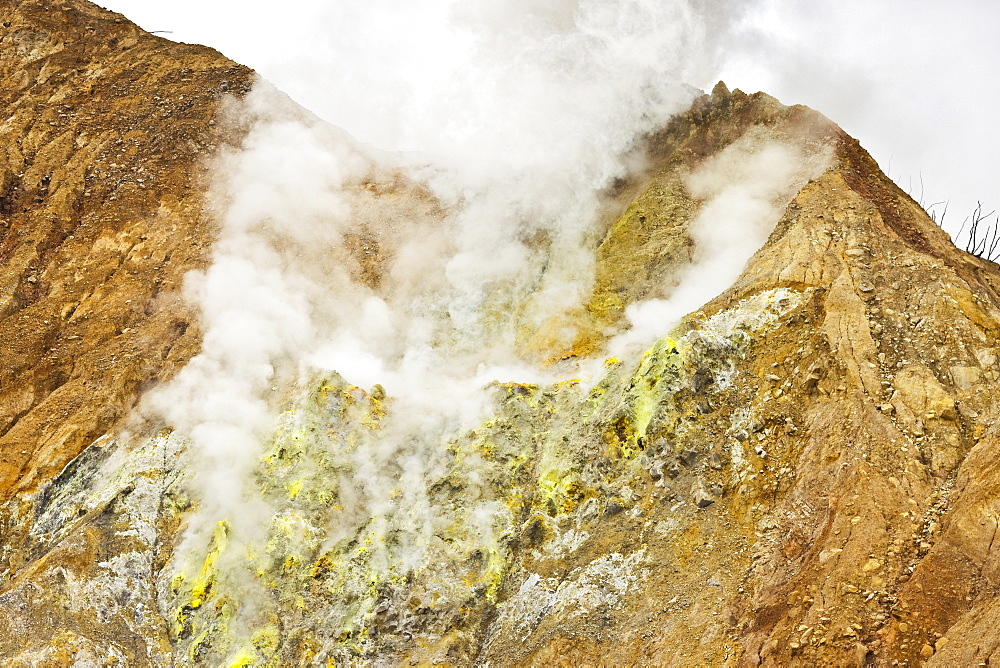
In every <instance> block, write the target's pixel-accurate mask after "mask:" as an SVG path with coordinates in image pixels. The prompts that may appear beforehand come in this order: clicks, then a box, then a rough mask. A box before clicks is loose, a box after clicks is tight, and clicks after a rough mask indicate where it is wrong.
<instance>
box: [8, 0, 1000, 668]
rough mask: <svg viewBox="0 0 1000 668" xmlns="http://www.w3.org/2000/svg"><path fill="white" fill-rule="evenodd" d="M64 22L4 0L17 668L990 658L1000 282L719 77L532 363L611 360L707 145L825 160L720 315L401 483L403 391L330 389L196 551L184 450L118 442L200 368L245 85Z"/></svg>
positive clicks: (328, 380)
mask: <svg viewBox="0 0 1000 668" xmlns="http://www.w3.org/2000/svg"><path fill="white" fill-rule="evenodd" d="M61 7H62V8H61V9H59V10H53V9H52V8H49V7H45V6H43V5H41V4H35V3H30V2H24V3H6V4H5V5H4V12H3V16H4V19H3V29H2V31H0V54H2V56H3V57H2V58H0V80H2V81H3V82H4V85H3V86H2V88H0V90H2V91H3V92H2V93H0V95H2V98H0V100H2V104H3V106H4V109H5V111H6V113H5V116H6V118H7V120H6V122H5V123H4V124H3V125H0V136H2V138H3V141H2V143H0V146H3V147H4V150H5V151H6V153H5V156H6V157H5V160H4V161H3V162H2V163H0V177H2V181H0V193H2V196H0V233H2V234H3V236H2V239H0V261H2V264H0V346H2V348H0V350H2V362H3V364H2V368H0V374H3V375H2V376H0V421H2V422H0V434H2V435H0V457H2V468H0V476H2V477H0V503H2V504H3V505H2V506H0V522H2V524H0V529H2V541H0V545H2V548H0V549H2V552H0V572H2V578H3V579H2V581H0V655H2V656H3V657H4V658H5V661H6V663H9V664H11V665H31V664H32V663H34V662H46V663H49V664H54V665H64V664H72V663H74V662H76V663H87V662H90V663H93V664H106V665H119V664H120V665H165V664H167V663H171V664H182V665H184V664H187V665H198V664H218V663H221V662H223V661H227V662H229V663H231V664H234V665H289V664H292V665H294V664H314V663H318V662H327V663H348V664H350V663H357V664H370V663H381V664H394V663H404V662H417V663H421V662H433V661H444V662H449V663H456V664H472V663H477V664H478V663H489V664H498V665H512V664H532V665H558V664H564V665H581V664H590V663H593V664H637V663H642V664H657V665H678V666H687V665H896V664H899V665H920V664H922V663H924V662H927V663H928V664H931V665H935V664H937V665H977V664H984V665H985V664H988V663H989V662H990V661H991V660H992V656H993V652H994V650H995V648H996V647H997V645H998V643H1000V635H998V634H997V632H996V630H995V629H996V627H997V624H996V617H997V615H998V614H1000V610H998V609H997V606H996V603H995V601H996V579H997V577H998V576H997V558H998V557H997V555H998V552H997V551H996V550H995V549H994V538H995V534H996V531H997V528H998V526H1000V520H998V519H997V518H998V514H997V512H998V511H997V508H998V504H1000V470H997V466H996V463H995V460H996V456H995V451H996V447H997V445H998V438H1000V437H998V433H997V430H996V427H995V424H996V422H997V413H998V410H1000V407H998V404H997V389H998V383H1000V368H998V366H997V364H998V359H1000V344H998V328H1000V296H998V293H997V282H998V279H1000V273H998V271H997V267H996V265H994V264H992V263H988V262H985V261H982V260H979V259H977V258H975V257H972V256H970V255H968V254H966V253H964V252H962V251H959V250H958V249H956V248H955V247H954V246H953V245H952V243H951V242H950V240H949V239H948V238H947V236H946V235H945V234H944V233H943V232H942V231H941V230H940V229H938V228H937V227H936V226H935V225H934V224H933V223H932V222H931V221H930V220H929V219H928V218H927V216H926V215H925V213H924V212H923V211H922V210H921V209H920V208H919V206H917V205H916V204H915V203H914V202H913V201H912V200H911V199H910V198H909V197H908V196H906V195H905V194H904V193H903V192H901V191H900V190H899V189H898V188H897V187H896V186H895V185H894V184H892V182H891V181H889V180H888V179H887V178H886V177H885V176H884V175H883V174H882V173H881V172H880V171H879V170H878V168H877V166H876V165H875V163H874V162H873V161H872V160H871V159H870V158H869V157H868V155H867V154H866V153H865V152H864V151H863V150H862V149H861V148H860V147H859V146H858V144H857V142H856V141H854V140H853V139H851V138H850V137H848V136H846V135H845V134H844V133H843V132H842V131H841V130H839V129H838V128H837V127H836V126H834V125H833V124H831V123H829V122H828V121H827V120H826V119H824V118H822V117H821V116H819V115H818V114H816V113H815V112H812V111H810V110H808V109H805V108H801V107H791V108H788V107H784V106H782V105H780V104H778V103H777V102H776V101H774V100H773V99H771V98H769V97H767V96H765V95H761V94H757V95H753V96H747V95H744V94H742V93H740V92H739V91H736V92H733V93H730V92H729V91H727V90H726V89H725V88H724V87H722V86H720V87H717V88H716V90H715V91H713V93H712V95H711V96H704V97H703V98H701V99H700V100H698V101H697V102H696V104H695V105H694V107H693V108H692V109H691V110H690V111H689V112H688V113H687V114H685V115H682V116H680V117H678V118H677V119H675V120H674V121H673V122H672V123H671V124H670V126H669V127H668V128H666V129H665V130H664V131H663V132H661V133H660V134H658V135H657V136H655V137H652V138H651V140H650V157H651V165H652V167H651V169H650V172H649V173H646V174H642V175H634V176H633V177H630V179H627V180H625V181H624V182H623V183H621V184H619V188H618V190H617V192H616V193H615V194H614V197H616V198H617V201H618V202H619V204H620V207H619V210H620V211H621V212H622V213H621V215H620V216H619V217H618V218H617V219H616V220H611V221H608V232H607V234H606V235H605V237H604V241H603V242H602V244H601V245H600V246H599V247H598V248H596V249H595V253H596V258H597V274H596V282H595V287H594V291H593V295H592V296H591V298H590V299H589V301H588V302H587V303H586V304H583V305H581V307H580V309H579V311H578V312H577V313H575V314H571V315H570V317H572V318H575V319H576V322H575V331H576V332H577V338H576V340H575V342H572V345H571V346H570V347H569V349H568V350H567V349H566V348H565V347H562V348H561V347H560V346H561V345H562V343H561V342H558V341H553V340H551V339H549V338H547V337H546V335H545V333H544V331H539V332H526V333H524V335H523V338H524V342H525V345H526V346H527V348H528V349H529V352H528V353H527V354H526V356H527V357H536V358H539V359H549V360H550V361H551V360H552V359H563V358H568V357H572V356H574V355H578V356H582V355H591V354H597V353H599V351H600V350H601V349H602V346H603V344H604V342H605V341H606V337H607V335H608V334H609V333H613V332H614V331H615V328H616V327H620V325H621V321H622V318H623V314H624V311H625V308H626V307H627V306H628V305H629V304H630V303H634V302H636V301H639V300H642V299H646V298H650V297H659V296H666V295H668V294H669V292H670V290H671V288H672V279H671V277H673V276H676V275H678V274H677V272H679V271H680V270H681V269H682V268H683V266H684V265H685V263H687V262H689V260H690V257H691V254H692V252H693V248H694V241H693V238H692V235H691V232H690V225H691V221H692V220H693V219H694V218H695V217H696V216H697V214H698V213H699V211H702V210H703V209H704V207H705V205H706V203H705V201H704V200H703V199H699V198H698V197H696V196H695V195H694V194H692V192H691V189H690V188H689V185H688V184H689V181H688V175H689V174H690V173H691V172H692V170H696V169H697V168H698V166H699V165H702V164H704V163H705V161H706V160H708V159H710V158H711V157H712V156H716V155H719V154H720V153H721V152H723V151H724V150H725V149H726V148H727V147H729V146H732V145H734V144H735V143H737V142H739V141H743V140H744V138H746V137H748V136H749V137H756V136H761V137H765V138H767V139H768V140H771V141H780V142H783V143H785V144H788V145H792V146H796V147H800V148H801V149H802V150H803V151H805V152H806V153H809V154H816V155H819V154H823V155H827V153H828V154H829V155H830V156H832V157H831V159H830V162H829V167H828V168H826V169H825V171H822V170H821V173H819V175H818V176H816V177H815V178H813V179H812V180H811V181H809V182H808V183H805V184H804V185H802V187H801V188H799V189H797V191H796V192H794V193H793V194H792V195H791V197H790V201H788V202H787V205H786V206H784V210H783V213H782V215H781V218H780V221H778V222H777V226H776V227H775V229H774V231H773V233H771V235H770V238H769V239H768V241H767V243H766V244H764V245H763V247H762V248H760V250H759V251H758V252H757V253H756V254H755V255H754V256H753V257H752V258H751V260H750V262H749V263H748V264H747V266H746V268H745V270H744V271H743V273H742V275H741V276H740V278H739V279H738V280H737V281H736V282H735V283H734V284H733V285H732V286H731V287H729V289H728V290H726V291H725V292H724V293H723V294H721V295H719V296H717V297H716V298H714V299H713V300H712V301H710V302H709V303H708V304H706V305H704V307H703V308H701V310H699V311H698V312H696V313H693V314H691V315H689V316H688V317H687V318H686V319H685V320H684V321H683V323H682V324H681V325H680V326H679V327H678V328H677V329H676V330H675V331H674V332H671V333H670V337H667V338H663V339H661V340H660V341H658V342H657V343H656V344H655V345H654V346H653V347H652V348H650V349H649V350H648V351H647V352H646V353H645V354H643V355H642V356H641V357H640V358H638V359H621V360H617V359H609V360H608V361H607V363H606V366H607V368H606V373H605V375H604V377H603V378H601V379H599V380H598V381H597V382H596V383H595V384H594V386H593V387H589V388H588V387H581V385H580V383H578V382H575V381H567V382H564V383H555V384H551V385H544V386H538V385H527V384H517V383H506V384H496V385H495V386H493V387H492V390H491V391H492V393H493V396H494V400H495V410H494V414H493V416H492V417H491V418H490V419H488V420H486V421H484V422H483V424H481V425H479V426H477V427H476V428H474V429H472V430H470V431H468V432H466V433H462V434H460V435H458V436H457V437H455V438H452V439H450V440H448V441H446V442H441V443H437V442H428V443H426V444H425V446H424V449H423V450H422V451H421V452H423V453H424V454H425V455H426V458H427V460H428V461H422V462H420V463H419V466H418V463H416V462H412V461H409V462H408V461H406V460H405V459H399V460H395V459H391V460H387V459H379V458H378V453H379V452H381V451H383V450H384V448H383V447H382V444H383V443H384V442H385V440H386V439H387V438H388V436H387V434H392V435H393V437H394V438H396V437H398V436H399V434H398V433H396V432H394V431H393V430H394V429H395V428H396V427H395V426H394V424H393V422H392V420H393V414H394V409H396V407H397V406H398V402H397V400H396V399H394V398H393V397H387V396H385V394H384V392H383V391H382V390H381V388H380V387H375V388H373V389H371V390H369V391H366V390H363V389H361V388H358V387H354V386H352V385H351V384H350V383H349V382H348V381H347V380H345V379H343V378H341V377H340V376H338V375H336V374H327V375H321V374H318V373H317V374H315V375H314V376H313V377H311V378H309V379H308V380H305V381H303V382H302V383H301V384H300V385H299V386H297V387H289V388H287V395H288V396H289V397H290V398H289V399H288V401H287V402H286V403H285V405H284V412H282V414H281V415H280V417H279V418H278V420H277V422H276V424H275V427H274V429H273V431H272V433H271V434H270V435H269V437H268V440H267V444H266V448H265V454H264V457H263V458H262V459H261V461H260V462H259V464H258V466H257V473H256V475H255V478H254V480H252V481H250V483H249V488H250V489H251V490H252V492H253V496H254V497H255V498H257V499H258V500H260V501H261V502H262V503H263V504H264V505H263V507H265V508H266V513H264V514H263V515H261V517H263V519H262V520H260V522H259V524H260V526H258V527H256V528H257V531H256V532H254V531H248V530H247V523H246V521H245V519H244V518H239V517H208V518H206V517H203V516H200V520H201V521H202V522H205V521H207V522H209V523H210V525H214V526H215V530H214V532H212V534H211V536H210V538H209V539H208V540H207V541H205V542H203V543H201V544H192V542H191V541H189V542H188V543H185V544H182V543H181V540H182V538H183V537H184V536H185V535H186V534H185V533H184V530H183V527H184V526H185V524H186V523H189V522H191V521H192V518H194V517H196V516H198V512H199V511H198V507H197V499H193V500H192V499H191V498H189V495H188V492H187V491H186V490H187V487H186V485H185V479H186V477H187V476H188V475H189V473H190V469H191V467H192V466H194V465H196V461H195V460H193V459H192V458H191V455H190V452H189V451H188V446H187V442H186V440H185V436H184V435H183V434H179V433H175V432H172V431H171V430H170V428H169V427H170V425H160V426H155V427H154V429H157V430H158V431H152V432H149V433H140V432H141V429H139V430H138V431H137V432H134V433H132V434H121V433H119V432H118V431H117V430H116V426H117V425H119V424H120V422H121V421H122V419H123V418H124V417H125V416H127V415H128V414H129V412H130V410H131V408H132V406H133V405H134V403H135V401H136V399H137V397H138V396H140V395H141V394H142V392H143V391H144V390H145V389H147V388H148V387H150V386H151V385H152V384H154V383H156V382H157V381H165V380H167V379H168V378H170V377H171V376H172V375H173V373H174V372H175V371H176V370H177V369H178V368H179V367H180V366H182V365H183V364H184V363H185V362H186V361H187V360H188V359H189V358H190V357H191V356H192V355H193V354H194V353H195V352H197V348H198V341H199V338H198V331H197V322H196V320H195V316H194V315H192V313H191V312H190V310H189V307H187V306H185V304H184V303H183V302H182V301H181V300H180V299H179V298H177V297H176V294H177V292H178V289H179V285H180V280H181V277H182V276H183V274H184V272H186V271H187V270H189V269H191V268H195V267H198V266H201V265H202V264H204V263H205V262H206V261H207V259H208V249H209V247H210V244H211V241H212V229H213V225H212V217H211V211H210V210H209V208H208V206H207V203H206V195H205V193H206V190H207V185H206V181H205V172H204V164H205V163H203V162H202V158H203V157H204V156H205V155H206V154H210V153H212V150H213V149H216V148H217V147H218V146H220V145H223V144H227V143H228V144H233V145H236V144H238V143H239V141H240V137H241V135H240V131H239V130H238V129H236V128H233V127H231V126H228V125H225V124H223V123H215V122H214V121H215V119H216V118H217V116H218V114H219V110H220V105H221V104H222V101H223V100H224V99H226V97H227V96H230V95H232V94H233V93H236V94H241V93H243V92H245V91H246V90H248V88H249V86H250V83H251V73H250V72H249V71H248V70H246V69H245V68H242V67H240V66H238V65H235V64H233V63H231V62H229V61H227V60H225V59H224V58H222V57H221V56H219V55H218V54H216V53H215V52H212V51H210V50H208V49H203V48H200V47H188V46H183V45H175V44H171V43H169V42H166V41H163V40H160V39H157V38H155V37H151V36H149V35H146V34H144V33H142V32H141V31H140V30H139V29H138V28H136V27H135V26H133V25H131V24H130V23H128V22H127V21H125V20H124V19H122V18H121V17H119V16H117V15H113V14H109V13H107V12H103V11H101V10H99V9H97V8H96V7H93V6H92V5H88V4H86V3H83V2H76V1H73V2H68V3H63V5H61ZM402 196H403V195H401V197H402ZM386 198H387V199H391V196H390V195H386ZM394 206H395V205H394ZM362 232H363V231H362ZM361 236H362V237H363V236H364V235H363V234H362V235H361ZM359 238H361V237H359ZM359 243H361V242H359ZM376 260H377V258H376ZM376 260H373V261H372V262H373V263H372V264H371V265H370V266H369V265H365V266H363V267H361V271H359V273H358V280H360V281H363V282H365V283H367V284H369V285H371V286H373V287H374V288H377V287H378V274H379V265H378V263H377V261H376ZM189 323H190V324H189ZM543 330H544V327H543ZM664 333H665V334H666V332H664ZM411 438H421V436H419V435H418V436H412V435H411ZM417 468H419V469H420V470H421V471H422V472H423V475H421V476H414V475H413V472H414V470H415V469H417ZM376 483H377V484H376ZM195 543H196V541H195Z"/></svg>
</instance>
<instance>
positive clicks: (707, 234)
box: [611, 130, 832, 354]
mask: <svg viewBox="0 0 1000 668" xmlns="http://www.w3.org/2000/svg"><path fill="white" fill-rule="evenodd" d="M831 157H832V153H831V150H830V149H829V147H825V148H823V149H821V150H817V151H813V152H807V150H806V149H804V148H802V147H798V146H793V145H790V144H785V143H781V142H778V141H773V140H772V141H768V140H767V138H766V136H765V133H764V132H763V131H753V130H751V131H750V132H748V133H747V134H745V135H744V136H742V137H741V138H740V139H738V140H737V141H735V142H733V143H732V144H730V145H729V146H727V147H726V148H725V149H724V150H722V151H720V152H719V153H717V154H716V155H714V156H712V157H710V158H709V159H707V160H706V161H705V162H704V163H702V164H701V165H700V166H699V167H698V168H697V169H695V170H694V171H693V172H692V173H691V174H690V175H689V176H688V178H687V183H686V185H687V188H688V191H689V192H690V193H691V195H692V196H693V197H694V198H695V199H698V200H702V202H703V203H702V205H701V208H700V209H699V211H698V215H697V217H696V218H695V219H694V220H693V221H691V225H690V227H689V230H688V231H689V233H690V234H691V238H692V240H693V241H694V256H693V258H692V262H691V264H689V265H687V266H686V267H685V268H684V269H683V271H682V273H681V275H680V277H679V279H678V280H679V283H678V285H677V287H676V288H675V289H674V290H673V292H672V293H671V294H670V296H669V297H668V298H666V299H651V300H647V301H644V302H638V303H635V304H631V305H630V306H629V307H628V308H627V309H626V316H627V317H628V320H629V323H630V325H631V329H630V330H629V331H628V332H625V333H623V334H621V335H619V336H617V337H616V338H615V339H614V340H613V341H612V343H611V349H612V351H613V352H615V353H617V354H624V352H625V351H626V350H627V349H629V348H630V347H632V346H634V345H636V344H639V345H648V343H649V341H650V340H653V339H655V338H657V337H659V336H663V335H665V334H666V333H667V332H669V331H670V330H671V329H672V328H673V327H674V326H675V325H676V324H677V323H678V322H679V321H680V319H681V318H682V317H684V316H685V315H687V314H688V313H690V312H692V311H694V310H696V309H698V308H699V307H700V306H702V305H703V304H705V303H706V302H708V301H709V300H711V299H712V298H713V297H715V296H716V295H718V294H720V293H721V292H722V291H724V290H725V289H726V288H728V287H729V286H730V285H732V284H733V282H734V281H736V279H737V278H739V276H740V274H741V273H742V272H743V269H744V268H745V267H746V264H747V261H748V260H749V259H750V257H751V256H752V255H753V254H754V253H755V252H756V251H757V250H758V249H759V248H760V247H761V246H763V245H764V242H766V241H767V237H768V236H769V235H770V234H771V231H772V230H773V229H774V225H775V223H777V222H778V220H779V219H780V218H781V214H782V212H783V211H784V209H785V207H786V206H787V204H788V202H789V200H790V199H791V198H792V197H793V196H794V195H795V193H797V192H798V191H799V190H800V189H801V188H802V186H804V185H805V184H806V182H808V181H809V180H810V179H812V178H816V177H817V176H819V175H820V174H821V173H822V172H823V170H824V169H826V167H827V165H828V164H829V162H830V159H831Z"/></svg>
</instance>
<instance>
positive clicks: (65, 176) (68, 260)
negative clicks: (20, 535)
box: [0, 0, 253, 501]
mask: <svg viewBox="0 0 1000 668" xmlns="http://www.w3.org/2000/svg"><path fill="white" fill-rule="evenodd" d="M0 17H2V19H3V21H2V30H0V109H2V110H3V112H2V115H3V123H2V125H0V147H2V148H0V501H3V500H6V499H8V498H10V496H11V495H12V494H14V493H16V492H18V491H25V490H32V489H34V488H37V487H38V486H39V485H41V484H44V483H45V482H46V481H47V480H50V479H51V478H52V477H53V476H54V475H55V474H57V473H58V472H59V471H60V470H61V469H62V468H63V467H64V466H65V465H66V464H67V463H68V462H69V461H70V460H71V459H72V458H73V457H75V456H76V455H77V454H79V452H80V451H81V450H82V449H83V448H84V447H86V446H87V445H89V444H90V443H91V442H92V441H93V440H94V439H96V438H97V437H98V436H100V435H102V434H105V433H108V432H109V431H111V430H113V429H114V428H115V426H116V425H117V424H118V423H119V422H120V421H121V420H122V419H123V418H124V417H125V416H126V415H127V414H128V412H129V410H130V408H131V407H132V405H133V404H134V402H135V400H136V399H137V397H138V396H139V394H140V393H141V392H142V391H143V390H144V389H146V388H149V387H151V386H152V385H154V384H156V383H157V382H159V381H163V380H166V379H168V378H170V377H171V376H172V375H173V372H174V371H175V370H176V369H177V368H178V367H179V366H182V365H183V364H184V363H185V362H186V361H187V359H189V358H190V357H191V355H193V354H194V353H195V352H197V347H198V336H197V331H196V329H192V328H191V327H189V325H190V323H191V314H190V312H189V309H188V307H187V306H185V305H183V304H182V303H179V302H178V301H177V299H176V297H175V294H176V293H177V291H178V288H179V285H180V282H181V278H182V276H183V275H184V273H185V272H186V271H188V270H189V269H192V268H194V267H197V266H200V265H201V264H202V263H203V262H204V261H205V258H206V257H207V253H208V250H209V246H210V244H211V225H210V224H209V217H208V216H207V215H206V213H205V208H206V192H207V181H206V179H205V167H204V160H203V158H204V157H207V156H208V155H210V154H211V153H212V152H213V151H214V150H215V149H216V147H217V146H218V145H219V144H220V143H224V142H225V141H226V137H223V136H220V131H219V129H218V128H219V127H220V126H216V125H215V121H214V119H215V118H216V116H217V115H218V114H219V111H220V105H221V103H222V101H223V100H224V99H225V98H226V97H227V96H231V95H238V94H242V93H245V92H246V91H247V90H248V89H249V86H250V84H251V81H252V78H253V73H252V72H251V71H250V70H249V69H247V68H245V67H243V66H241V65H237V64H236V63H233V62H231V61H229V60H227V59H225V58H224V57H222V56H221V55H220V54H219V53H217V52H216V51H213V50H211V49H207V48H204V47H200V46H189V45H185V44H175V43H173V42H170V41H168V40H165V39H161V38H158V37H155V36H152V35H150V34H148V33H146V32H144V31H143V30H141V29H140V28H138V27H137V26H135V25H134V24H132V23H131V22H129V21H128V20H127V19H125V18H124V17H122V16H121V15H118V14H112V13H110V12H107V11H105V10H102V9H100V8H98V7H96V6H94V5H92V4H90V3H87V2H82V1H77V0H67V2H63V3H57V4H56V5H53V4H52V3H49V2H40V1H39V2H36V1H32V0H24V1H21V0H4V1H3V2H2V3H0Z"/></svg>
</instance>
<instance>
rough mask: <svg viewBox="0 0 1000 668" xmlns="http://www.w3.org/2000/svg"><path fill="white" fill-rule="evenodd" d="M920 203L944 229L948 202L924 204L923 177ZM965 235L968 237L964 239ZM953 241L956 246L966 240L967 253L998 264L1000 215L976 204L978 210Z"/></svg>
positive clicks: (967, 218) (963, 225) (966, 221)
mask: <svg viewBox="0 0 1000 668" xmlns="http://www.w3.org/2000/svg"><path fill="white" fill-rule="evenodd" d="M918 203H919V204H920V206H921V208H923V210H924V211H926V212H927V215H928V216H930V218H931V220H933V221H934V222H935V223H937V225H938V227H940V228H942V229H944V220H945V217H946V216H947V215H948V202H947V201H942V202H934V203H933V204H924V180H923V177H922V176H921V178H920V198H919V200H918ZM938 207H941V208H940V209H939V208H938ZM966 228H968V229H966ZM963 233H965V234H966V236H964V237H963ZM952 239H954V241H955V245H956V246H958V245H959V243H960V242H961V240H962V239H964V240H965V251H966V252H967V253H971V254H972V255H975V256H976V257H978V258H982V259H984V260H989V261H990V262H996V261H997V260H1000V215H997V212H996V210H995V209H994V210H993V211H990V212H989V213H983V203H982V202H976V208H975V209H973V211H972V214H971V215H969V216H967V217H966V218H965V220H963V221H962V225H961V226H960V227H959V228H958V232H956V233H955V234H953V235H952ZM959 247H961V246H959Z"/></svg>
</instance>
